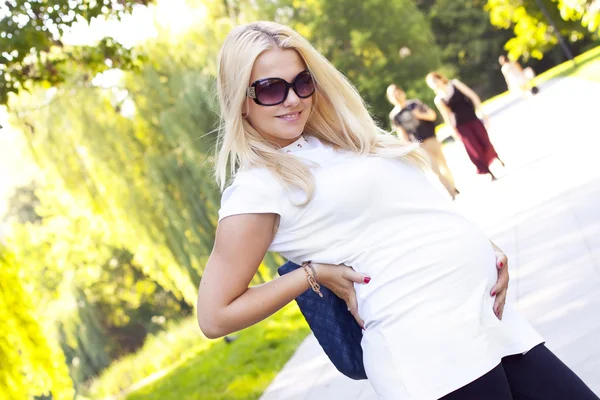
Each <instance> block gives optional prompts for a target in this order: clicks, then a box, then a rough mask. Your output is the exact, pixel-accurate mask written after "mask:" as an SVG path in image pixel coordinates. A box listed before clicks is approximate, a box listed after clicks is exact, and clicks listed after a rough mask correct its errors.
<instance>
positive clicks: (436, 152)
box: [421, 137, 457, 198]
mask: <svg viewBox="0 0 600 400" xmlns="http://www.w3.org/2000/svg"><path fill="white" fill-rule="evenodd" d="M421 147H422V148H423V150H425V151H426V152H427V155H429V159H430V161H431V169H432V170H433V172H434V173H435V174H436V175H437V176H438V178H439V180H440V182H442V185H444V187H445V188H446V190H447V191H448V193H449V194H450V196H451V197H452V198H454V197H455V196H456V194H457V190H456V186H455V185H454V178H453V177H452V174H450V171H449V170H446V173H444V172H442V170H441V168H440V167H441V165H440V154H441V156H442V158H443V157H444V154H443V153H441V147H440V143H439V142H438V141H437V139H436V138H434V137H432V138H428V139H425V140H424V141H422V142H421ZM443 161H444V164H445V161H446V160H445V159H444V158H443ZM445 167H446V168H448V166H447V165H445ZM448 175H449V176H448Z"/></svg>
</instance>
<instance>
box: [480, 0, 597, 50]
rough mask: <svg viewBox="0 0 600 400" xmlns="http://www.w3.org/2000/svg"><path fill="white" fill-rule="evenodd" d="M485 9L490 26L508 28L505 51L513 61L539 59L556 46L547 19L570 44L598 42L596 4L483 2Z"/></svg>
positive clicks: (544, 0)
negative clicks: (591, 39)
mask: <svg viewBox="0 0 600 400" xmlns="http://www.w3.org/2000/svg"><path fill="white" fill-rule="evenodd" d="M540 4H541V5H542V6H543V7H544V9H545V10H547V15H546V14H544V12H543V10H542V8H541V7H540ZM485 7H486V10H487V11H488V12H489V14H490V21H491V23H492V24H493V25H494V26H497V27H499V28H503V29H510V28H512V30H513V33H514V37H513V38H512V39H510V40H509V41H508V42H507V43H506V46H505V48H506V50H508V52H509V55H510V56H511V58H514V59H518V58H520V57H524V58H525V59H528V58H529V57H533V58H536V59H541V58H542V57H543V55H544V54H545V53H546V52H548V51H549V50H550V49H552V48H553V47H554V46H556V44H557V43H558V39H557V36H556V33H557V32H555V30H554V27H553V26H552V24H551V23H550V21H549V20H548V17H549V18H550V19H551V20H552V22H553V23H554V24H555V25H556V27H557V29H558V33H560V34H561V35H562V36H563V37H565V38H566V39H567V40H569V41H570V42H577V41H580V40H582V39H585V38H594V39H597V38H598V31H599V27H600V13H599V12H598V11H599V10H598V7H600V4H599V3H598V2H597V1H594V0H575V1H563V0H558V1H557V0H487V4H486V6H485Z"/></svg>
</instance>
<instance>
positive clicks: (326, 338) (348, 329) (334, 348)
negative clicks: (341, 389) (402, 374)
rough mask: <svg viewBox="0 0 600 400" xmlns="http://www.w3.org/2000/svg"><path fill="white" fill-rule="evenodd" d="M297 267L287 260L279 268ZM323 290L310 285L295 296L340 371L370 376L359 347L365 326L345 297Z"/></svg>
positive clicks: (282, 271)
mask: <svg viewBox="0 0 600 400" xmlns="http://www.w3.org/2000/svg"><path fill="white" fill-rule="evenodd" d="M298 268H301V266H300V265H298V264H294V263H293V262H291V261H288V262H287V263H285V264H284V265H282V266H281V267H279V269H278V270H277V272H279V275H285V274H287V273H288V272H292V271H294V270H296V269H298ZM321 293H322V294H323V297H319V295H318V294H316V293H315V292H313V291H312V290H311V289H309V290H307V291H306V292H304V293H302V294H301V295H300V296H298V297H297V298H296V302H297V303H298V307H300V311H301V312H302V315H304V318H305V319H306V322H308V325H309V326H310V329H311V330H312V331H313V333H314V335H315V337H316V338H317V341H318V342H319V344H320V345H321V347H322V348H323V350H324V351H325V354H327V356H328V357H329V359H330V360H331V362H332V363H333V365H335V367H336V368H337V369H338V371H340V372H341V373H342V374H344V375H346V376H347V377H349V378H352V379H367V374H366V373H365V367H364V365H363V352H362V347H360V341H361V339H362V328H361V327H360V325H358V323H357V322H356V320H355V319H354V317H353V316H352V314H351V313H350V311H348V306H347V305H346V302H345V301H344V300H342V299H340V298H339V297H337V296H336V295H335V294H334V293H333V292H332V291H331V290H329V289H327V288H326V287H324V286H321Z"/></svg>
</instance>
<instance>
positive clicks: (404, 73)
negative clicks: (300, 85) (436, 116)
mask: <svg viewBox="0 0 600 400" xmlns="http://www.w3.org/2000/svg"><path fill="white" fill-rule="evenodd" d="M259 4H260V6H259V7H260V8H261V9H262V10H264V13H265V17H266V18H268V19H274V20H276V21H278V22H282V23H286V24H290V25H291V26H293V27H294V28H295V29H296V30H298V31H299V32H300V33H301V34H303V35H304V36H305V37H307V38H308V39H309V40H310V41H311V42H312V43H313V44H314V45H315V47H316V48H317V49H318V50H320V51H321V52H322V53H323V55H325V57H326V58H328V59H329V60H330V61H331V62H332V64H333V65H334V66H335V67H337V68H338V69H339V70H340V71H342V72H343V73H344V74H345V75H346V76H347V77H348V78H349V79H350V80H351V81H352V83H354V84H355V85H356V86H357V88H358V89H359V91H360V93H361V95H362V96H363V98H364V99H365V100H366V102H367V104H368V105H369V106H370V108H371V112H372V114H373V115H374V116H375V117H376V118H377V119H378V120H379V121H381V122H382V124H383V125H384V126H385V127H387V125H388V113H389V110H390V108H391V107H392V106H391V105H390V104H389V103H388V101H387V99H386V97H385V91H386V88H387V86H388V85H389V84H391V83H396V84H397V85H400V86H402V87H403V88H404V89H405V90H406V91H407V93H408V95H409V96H417V97H420V98H422V99H426V100H432V96H433V95H432V92H431V90H429V88H427V86H426V84H425V76H426V75H427V73H428V72H430V71H432V70H435V69H437V68H439V67H440V66H441V51H440V49H439V47H438V46H437V45H436V43H435V38H434V36H433V33H432V31H431V29H430V27H429V24H428V21H427V18H426V17H425V15H423V13H422V12H421V11H420V10H419V9H418V8H417V6H416V5H415V2H414V1H411V0H396V1H389V0H365V1H355V0H322V1H314V0H313V1H298V0H275V1H272V0H263V2H262V3H260V2H259ZM403 48H404V49H405V51H407V52H408V53H409V54H410V55H408V56H406V55H405V54H401V52H400V50H401V49H403Z"/></svg>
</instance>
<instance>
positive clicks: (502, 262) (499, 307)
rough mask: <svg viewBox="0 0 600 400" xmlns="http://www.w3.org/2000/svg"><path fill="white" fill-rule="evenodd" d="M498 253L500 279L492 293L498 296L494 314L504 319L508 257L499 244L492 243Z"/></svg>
mask: <svg viewBox="0 0 600 400" xmlns="http://www.w3.org/2000/svg"><path fill="white" fill-rule="evenodd" d="M492 247H493V248H494V251H495V253H496V268H497V269H498V281H496V284H495V285H494V287H493V288H492V291H491V292H490V295H491V296H492V297H493V296H496V299H495V301H494V314H496V317H498V319H500V320H501V319H502V314H503V313H504V304H505V303H506V292H507V290H508V280H509V277H508V258H507V257H506V254H504V252H503V251H502V250H500V248H499V247H498V246H496V245H495V244H494V243H492Z"/></svg>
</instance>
